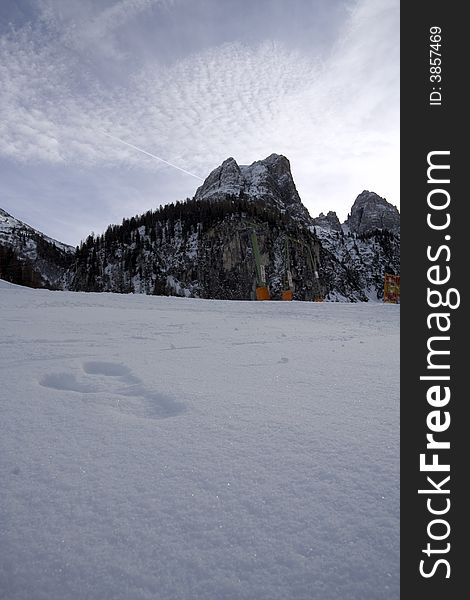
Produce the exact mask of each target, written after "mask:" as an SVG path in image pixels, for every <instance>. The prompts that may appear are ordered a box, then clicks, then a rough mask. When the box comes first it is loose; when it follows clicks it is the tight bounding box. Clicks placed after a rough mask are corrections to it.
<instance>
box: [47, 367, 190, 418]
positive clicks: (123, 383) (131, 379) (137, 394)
mask: <svg viewBox="0 0 470 600" xmlns="http://www.w3.org/2000/svg"><path fill="white" fill-rule="evenodd" d="M82 368H83V371H84V375H83V376H82V378H80V379H78V378H77V377H76V376H75V375H74V374H73V373H48V374H47V375H45V376H44V377H43V378H42V379H41V380H40V382H39V383H40V385H42V386H44V387H47V388H51V389H53V390H60V391H67V392H78V393H81V394H98V393H106V394H107V396H108V398H109V397H111V398H112V400H113V405H112V406H113V407H114V408H115V409H117V410H119V411H120V412H123V413H127V414H133V415H134V416H137V417H147V418H154V419H163V418H167V417H173V416H176V415H178V414H180V413H182V412H184V410H185V408H186V407H185V405H184V404H183V403H182V402H178V401H177V400H175V399H174V398H172V397H170V396H167V395H165V394H161V393H159V392H155V391H154V390H151V389H149V388H148V387H147V386H145V385H144V383H143V382H142V380H141V379H140V378H139V377H137V376H136V375H133V373H132V371H131V369H130V368H129V367H127V366H126V365H123V364H121V363H113V362H105V361H96V360H92V361H87V362H85V363H83V365H82Z"/></svg>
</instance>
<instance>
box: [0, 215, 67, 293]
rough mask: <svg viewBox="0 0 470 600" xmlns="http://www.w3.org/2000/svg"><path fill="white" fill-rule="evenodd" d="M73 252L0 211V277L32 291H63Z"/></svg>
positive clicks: (64, 245) (65, 245)
mask: <svg viewBox="0 0 470 600" xmlns="http://www.w3.org/2000/svg"><path fill="white" fill-rule="evenodd" d="M74 253H75V249H74V248H72V247H71V246H68V245H67V244H62V243H61V242H58V241H57V240H54V239H52V238H50V237H48V236H46V235H44V234H43V233H41V232H39V231H37V230H36V229H34V228H33V227H31V226H30V225H27V224H26V223H23V222H22V221H19V220H18V219H16V218H15V217H13V216H12V215H10V214H8V213H7V212H6V211H5V210H3V209H1V208H0V277H2V278H3V279H8V280H10V281H14V282H16V283H21V284H22V285H27V286H32V287H52V288H58V289H62V288H63V287H64V285H65V273H66V271H67V269H68V268H69V267H70V265H71V263H72V260H73V256H74Z"/></svg>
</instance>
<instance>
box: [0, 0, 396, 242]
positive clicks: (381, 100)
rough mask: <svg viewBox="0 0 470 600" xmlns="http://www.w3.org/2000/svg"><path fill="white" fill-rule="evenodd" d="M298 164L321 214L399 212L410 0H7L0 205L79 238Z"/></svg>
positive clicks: (301, 186)
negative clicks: (241, 167) (382, 206)
mask: <svg viewBox="0 0 470 600" xmlns="http://www.w3.org/2000/svg"><path fill="white" fill-rule="evenodd" d="M106 133H108V134H111V135H112V136H115V137H118V138H120V139H122V140H124V141H126V142H128V143H130V144H133V145H135V146H138V147H140V148H143V149H145V150H146V151H148V152H150V153H152V154H155V155H156V156H159V157H161V158H163V159H165V160H166V161H168V162H170V163H172V164H174V165H176V166H178V167H180V168H181V169H184V171H188V172H189V173H192V174H194V175H196V176H198V177H201V178H204V177H206V176H207V175H208V173H209V172H210V171H211V170H212V169H213V168H215V167H216V166H217V165H219V164H220V163H221V162H222V161H223V160H224V159H225V158H227V157H228V156H233V157H234V158H235V159H236V160H237V162H238V163H239V164H250V163H252V162H253V161H255V160H259V159H261V158H265V157H266V156H268V155H269V154H271V153H273V152H276V153H278V154H284V155H285V156H287V157H288V158H289V160H290V162H291V167H292V172H293V175H294V179H295V181H296V184H297V188H298V190H299V193H300V195H301V198H302V200H303V202H304V204H305V205H306V206H307V207H308V209H309V211H310V213H311V214H312V216H317V215H318V214H319V213H320V212H321V211H323V212H326V211H328V210H335V211H336V212H337V213H338V216H339V217H340V219H341V220H344V219H345V218H346V216H347V213H348V210H349V208H350V207H351V205H352V203H353V201H354V199H355V197H356V196H357V195H358V194H359V193H360V192H361V191H362V190H364V189H369V190H373V191H376V192H377V193H378V194H380V195H381V196H384V197H386V198H387V200H388V201H389V202H392V203H393V204H395V205H397V206H399V0H347V1H343V0H256V1H254V0H80V1H79V2H78V1H77V0H2V1H1V2H0V207H2V208H4V209H5V210H7V211H8V212H10V213H11V214H13V215H14V216H16V217H18V218H20V219H22V220H24V221H26V222H27V223H29V224H30V225H33V226H34V227H36V228H38V229H40V230H42V231H44V232H45V233H47V234H48V235H50V236H52V237H55V238H58V239H60V240H62V241H65V242H68V243H71V244H76V243H77V242H79V240H80V239H82V238H84V237H85V236H86V235H87V234H88V233H89V232H90V231H95V232H97V233H98V232H101V231H103V230H104V229H105V228H106V226H107V225H108V224H109V223H111V222H120V221H121V219H122V217H124V216H132V215H134V214H136V213H140V212H144V211H146V210H148V209H149V208H155V207H156V206H158V205H160V204H163V203H166V202H170V201H175V200H183V199H184V198H186V197H191V196H192V195H193V194H194V192H195V190H196V188H197V187H198V185H200V183H201V181H200V180H199V179H198V178H197V177H194V176H192V175H190V174H188V173H185V172H183V171H181V170H178V169H176V168H173V167H171V166H169V165H167V164H166V163H163V162H159V161H158V160H156V159H154V158H151V157H149V156H147V155H144V154H142V153H140V152H138V151H136V150H134V149H133V148H130V147H129V146H125V145H124V144H122V143H120V142H118V141H117V140H116V139H113V138H111V137H109V136H107V135H105V134H106Z"/></svg>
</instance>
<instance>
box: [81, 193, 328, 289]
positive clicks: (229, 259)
mask: <svg viewBox="0 0 470 600" xmlns="http://www.w3.org/2000/svg"><path fill="white" fill-rule="evenodd" d="M319 250H320V245H319V243H318V240H316V238H315V237H314V236H313V235H312V233H311V232H310V231H308V230H305V229H302V228H300V227H298V226H297V225H296V224H295V223H294V222H293V221H292V219H291V218H289V217H286V215H282V214H281V213H280V212H279V211H276V210H273V209H267V208H265V207H260V206H258V205H256V204H255V203H250V202H248V201H247V200H243V199H242V200H240V199H236V198H235V197H229V196H228V197H226V198H225V199H222V198H219V201H217V202H215V203H214V202H212V201H208V200H197V201H196V200H193V201H189V202H186V203H184V204H179V205H176V206H175V205H169V206H167V207H164V208H163V209H160V210H158V211H155V212H152V211H150V212H148V213H146V214H145V215H143V216H142V217H138V218H133V219H131V220H129V221H125V222H124V223H123V225H122V226H118V227H114V228H110V229H108V231H107V232H106V234H105V235H104V236H100V237H98V238H92V237H90V238H88V239H87V241H86V242H85V243H84V244H83V245H82V247H81V248H80V250H79V252H78V253H77V259H76V265H75V270H74V276H73V280H72V289H74V290H77V291H80V290H84V291H111V292H124V293H128V292H137V293H147V294H159V295H178V296H190V297H199V298H217V299H231V300H253V299H255V295H256V287H257V286H261V285H263V283H264V284H267V285H268V286H269V289H270V295H271V298H273V299H280V297H281V293H282V291H284V290H285V289H286V288H287V287H288V274H287V272H288V271H289V272H290V276H291V279H292V284H293V287H294V296H295V298H296V299H299V300H312V299H314V298H316V297H318V296H320V295H321V294H322V290H321V289H320V282H319V279H318V277H317V276H316V274H315V271H316V272H317V273H318V269H319V266H318V256H319ZM261 269H262V270H263V271H262V275H261ZM263 279H264V281H263Z"/></svg>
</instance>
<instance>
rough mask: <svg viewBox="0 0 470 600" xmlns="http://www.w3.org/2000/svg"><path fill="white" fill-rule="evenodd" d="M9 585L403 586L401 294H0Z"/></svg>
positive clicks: (63, 591) (0, 496)
mask: <svg viewBox="0 0 470 600" xmlns="http://www.w3.org/2000/svg"><path fill="white" fill-rule="evenodd" d="M0 315H1V319H0V323H1V329H2V335H1V339H0V380H1V386H0V405H1V407H2V419H1V424H2V434H1V435H0V457H1V459H0V470H1V482H2V483H1V486H0V521H1V523H2V542H1V549H2V551H1V552H0V579H1V588H2V593H3V596H4V597H5V598H8V599H9V600H15V599H16V600H20V599H22V600H26V599H35V600H46V599H47V600H64V599H70V600H72V599H74V600H75V599H78V598H86V599H87V600H102V599H104V598H110V599H111V598H112V599H113V600H130V599H132V600H156V599H161V600H163V599H164V600H175V599H178V600H195V599H196V598H197V599H204V600H222V599H228V598H231V599H242V598H243V599H250V600H251V599H256V600H312V599H316V600H339V599H347V600H365V599H367V600H370V599H372V598H373V599H374V600H397V599H398V597H399V486H398V482H399V399H398V396H399V306H393V305H381V304H371V303H368V304H354V305H351V304H334V303H301V302H293V303H281V302H277V303H275V302H259V303H254V302H222V301H216V300H194V299H182V298H163V297H155V296H153V297H151V296H128V295H114V294H84V293H70V292H63V293H60V294H58V293H54V292H49V291H47V290H29V289H25V288H11V289H8V290H7V289H1V290H0Z"/></svg>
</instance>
